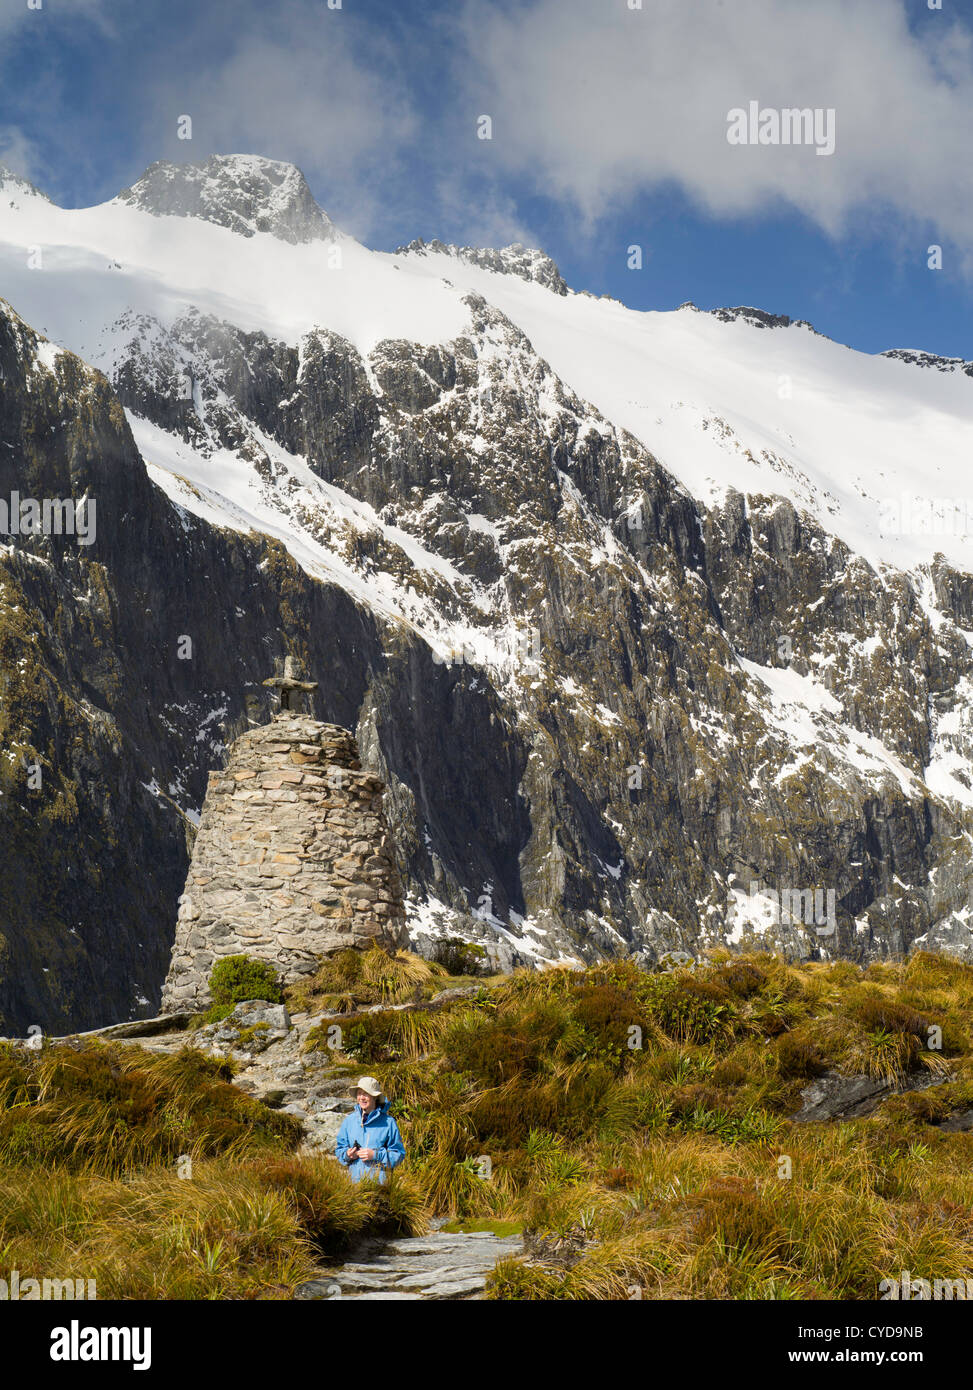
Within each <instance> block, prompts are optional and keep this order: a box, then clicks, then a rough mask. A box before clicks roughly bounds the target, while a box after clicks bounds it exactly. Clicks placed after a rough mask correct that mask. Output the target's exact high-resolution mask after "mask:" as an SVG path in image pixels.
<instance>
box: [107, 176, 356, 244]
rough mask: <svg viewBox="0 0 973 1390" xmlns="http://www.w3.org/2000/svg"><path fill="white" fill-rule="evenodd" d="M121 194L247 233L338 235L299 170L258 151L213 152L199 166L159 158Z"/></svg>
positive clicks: (160, 211)
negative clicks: (260, 154)
mask: <svg viewBox="0 0 973 1390" xmlns="http://www.w3.org/2000/svg"><path fill="white" fill-rule="evenodd" d="M118 198H119V201H120V202H123V203H128V204H130V205H131V206H132V207H137V208H142V209H143V210H144V211H146V212H151V213H155V214H156V216H158V217H198V218H200V219H201V220H202V221H204V222H215V223H216V224H217V225H218V226H221V227H229V229H230V230H231V231H233V232H237V233H238V234H239V235H240V236H246V237H252V236H254V235H255V234H256V233H257V232H269V233H270V234H271V235H272V236H276V237H279V238H280V239H281V241H289V242H294V243H297V242H303V241H321V240H331V239H333V237H334V236H335V234H336V233H335V228H334V226H333V224H332V223H331V220H330V218H329V217H328V216H327V214H326V213H325V212H323V211H322V209H321V208H320V207H319V206H318V204H317V203H316V202H315V201H314V197H313V195H312V193H311V190H310V189H309V188H308V186H307V180H306V179H305V178H304V175H303V174H302V173H301V171H300V169H296V168H295V167H294V165H293V164H284V163H280V162H279V161H277V160H274V159H263V158H261V157H259V156H258V155H239V154H236V155H233V154H231V155H213V156H211V158H209V159H207V160H206V161H205V162H204V163H200V164H172V163H170V162H169V161H168V160H165V159H160V160H158V161H157V162H156V163H155V164H150V165H149V167H148V169H146V171H145V173H144V174H143V175H142V177H141V178H140V179H138V180H137V181H136V182H135V183H134V184H133V185H132V187H131V188H125V189H123V190H122V191H121V193H119V195H118Z"/></svg>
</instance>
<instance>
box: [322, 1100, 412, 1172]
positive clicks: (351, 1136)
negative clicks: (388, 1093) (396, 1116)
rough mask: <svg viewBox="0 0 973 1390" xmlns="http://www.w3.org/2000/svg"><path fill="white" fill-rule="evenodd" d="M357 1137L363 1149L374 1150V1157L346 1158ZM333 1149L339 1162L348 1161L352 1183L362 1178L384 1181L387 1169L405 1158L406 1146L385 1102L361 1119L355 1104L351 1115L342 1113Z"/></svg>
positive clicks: (360, 1113) (345, 1162) (358, 1108)
mask: <svg viewBox="0 0 973 1390" xmlns="http://www.w3.org/2000/svg"><path fill="white" fill-rule="evenodd" d="M356 1140H357V1141H358V1143H359V1144H360V1145H361V1147H362V1148H363V1149H374V1150H375V1157H374V1158H373V1159H371V1160H369V1161H368V1162H366V1161H365V1160H364V1159H362V1158H355V1159H349V1157H348V1150H349V1148H353V1147H354V1144H355V1141H356ZM334 1151H335V1153H336V1154H337V1155H338V1161H339V1162H340V1163H344V1164H347V1166H348V1173H349V1175H350V1177H351V1179H352V1182H361V1180H362V1178H377V1179H378V1181H379V1182H384V1181H385V1174H386V1172H387V1171H388V1169H390V1168H394V1167H395V1165H396V1164H397V1163H401V1162H402V1160H403V1158H405V1145H404V1144H403V1143H402V1136H401V1134H400V1133H399V1127H398V1125H397V1124H396V1123H395V1121H394V1120H393V1118H392V1116H391V1115H390V1114H389V1108H388V1102H386V1103H385V1104H384V1105H377V1106H376V1107H375V1109H374V1110H370V1111H369V1112H368V1115H367V1116H366V1117H365V1119H364V1122H363V1121H362V1112H361V1106H359V1105H356V1106H355V1108H354V1110H353V1111H352V1112H351V1114H350V1115H346V1116H345V1119H344V1122H343V1124H342V1126H341V1129H340V1130H339V1131H338V1138H337V1139H336V1140H335V1146H334Z"/></svg>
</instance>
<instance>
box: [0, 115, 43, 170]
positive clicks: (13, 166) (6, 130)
mask: <svg viewBox="0 0 973 1390" xmlns="http://www.w3.org/2000/svg"><path fill="white" fill-rule="evenodd" d="M0 164H2V165H3V166H4V167H5V168H7V169H10V170H12V171H13V173H15V174H20V176H21V178H25V179H28V180H29V181H30V182H31V183H37V182H38V180H39V179H40V178H42V177H43V173H44V169H45V164H44V161H43V159H42V158H41V155H40V152H39V150H38V148H37V145H36V144H35V143H34V141H33V140H32V139H31V137H30V136H29V135H28V134H27V133H26V131H24V130H22V129H21V128H20V127H19V126H14V125H7V126H0Z"/></svg>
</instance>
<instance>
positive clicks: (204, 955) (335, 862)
mask: <svg viewBox="0 0 973 1390" xmlns="http://www.w3.org/2000/svg"><path fill="white" fill-rule="evenodd" d="M264 684H265V685H273V686H276V687H277V688H278V689H279V690H280V693H281V708H280V711H279V713H278V714H277V715H276V716H275V717H274V719H273V721H272V722H271V723H270V724H266V725H263V726H261V727H258V728H253V729H250V730H249V731H248V732H247V733H245V734H243V735H242V737H240V738H239V739H237V740H236V742H235V743H234V744H233V745H232V747H231V749H230V755H229V758H228V761H227V764H226V767H225V768H224V769H223V771H222V772H212V773H210V778H209V786H208V788H207V791H206V799H205V801H204V804H203V812H202V817H201V819H200V825H199V831H198V834H197V836H196V843H195V846H194V848H193V855H192V862H191V864H190V868H189V876H188V878H187V880H186V889H185V892H184V894H183V896H182V898H181V899H180V904H181V906H180V910H179V918H178V922H177V926H176V939H175V943H174V946H173V952H172V961H171V963H170V967H169V974H168V977H167V979H166V983H165V988H164V990H163V995H162V1008H163V1011H164V1012H171V1011H174V1010H177V1009H186V1008H196V1007H201V1008H202V1007H205V1006H206V1005H207V1004H208V1003H209V989H208V980H209V975H210V972H211V970H212V968H213V966H214V964H215V963H216V962H217V961H218V960H219V959H220V958H221V957H224V956H232V955H240V954H245V955H248V956H253V957H256V958H257V959H260V960H266V961H270V962H271V963H272V964H273V965H274V966H275V967H276V969H277V970H278V972H279V973H280V975H281V976H282V978H283V979H284V980H294V979H296V978H298V977H300V976H301V975H305V974H310V973H312V972H313V971H314V969H315V968H316V964H317V961H318V958H319V957H321V956H324V955H329V954H331V953H332V952H334V951H337V950H342V949H345V948H347V947H356V948H362V947H366V946H370V945H371V944H372V943H373V942H374V943H377V944H379V945H381V946H384V947H386V948H389V949H391V948H394V947H396V946H398V945H400V944H402V943H403V942H404V940H405V910H404V905H403V896H402V886H401V882H400V879H399V874H398V870H397V869H396V866H395V860H394V857H393V850H392V841H391V838H390V835H389V830H388V826H387V823H386V821H385V816H384V814H383V811H382V793H383V790H384V787H383V784H382V782H381V780H380V779H379V778H378V777H375V776H373V775H372V774H371V773H369V772H364V771H363V770H362V767H361V762H360V760H359V756H358V745H357V743H356V741H355V738H354V735H353V734H351V733H350V732H349V731H348V730H347V729H343V728H341V727H340V726H339V725H337V724H322V723H319V722H318V721H317V720H315V719H312V718H310V717H309V716H308V715H306V714H304V713H302V712H301V711H300V709H298V708H297V707H296V706H297V704H298V701H299V699H300V698H301V696H302V693H303V692H309V691H311V690H313V689H315V685H314V683H313V682H309V681H300V680H298V679H297V677H296V674H295V670H294V666H293V663H292V662H291V660H290V658H288V663H287V666H286V667H285V674H284V676H283V677H280V676H277V677H273V678H272V679H271V680H269V681H265V682H264Z"/></svg>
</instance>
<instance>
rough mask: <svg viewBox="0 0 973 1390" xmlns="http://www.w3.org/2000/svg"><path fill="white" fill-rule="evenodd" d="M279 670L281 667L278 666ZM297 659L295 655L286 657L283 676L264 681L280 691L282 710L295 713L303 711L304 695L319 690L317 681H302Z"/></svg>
mask: <svg viewBox="0 0 973 1390" xmlns="http://www.w3.org/2000/svg"><path fill="white" fill-rule="evenodd" d="M278 670H279V668H278ZM297 671H298V666H297V659H296V658H295V657H293V656H288V657H285V658H284V674H283V675H282V676H280V675H277V676H271V677H270V679H269V680H265V681H264V682H263V684H264V685H270V686H273V687H274V689H276V690H279V691H280V712H281V713H283V712H284V711H285V710H290V711H292V712H293V713H295V714H299V713H300V712H301V704H302V703H303V701H302V696H303V695H304V694H310V693H311V691H312V690H317V688H318V683H317V681H302V680H299V679H298V676H297Z"/></svg>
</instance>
